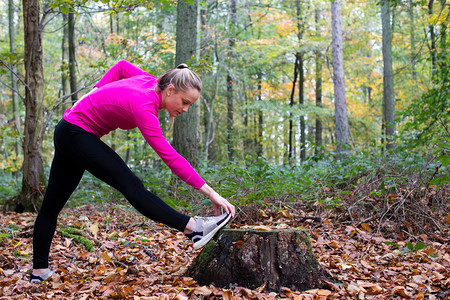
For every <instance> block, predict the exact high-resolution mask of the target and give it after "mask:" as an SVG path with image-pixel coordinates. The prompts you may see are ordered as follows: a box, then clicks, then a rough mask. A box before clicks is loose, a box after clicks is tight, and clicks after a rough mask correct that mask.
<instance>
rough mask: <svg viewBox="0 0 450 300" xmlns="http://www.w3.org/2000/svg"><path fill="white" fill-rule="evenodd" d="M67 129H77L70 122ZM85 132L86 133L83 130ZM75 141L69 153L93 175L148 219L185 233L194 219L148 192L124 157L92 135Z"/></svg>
mask: <svg viewBox="0 0 450 300" xmlns="http://www.w3.org/2000/svg"><path fill="white" fill-rule="evenodd" d="M65 125H66V126H67V125H68V126H72V127H76V128H78V129H80V128H79V127H77V126H75V125H71V124H69V123H67V122H66V124H65ZM80 130H82V129H80ZM83 132H84V133H80V134H77V135H75V136H73V137H71V145H70V147H67V148H66V149H64V151H65V153H66V154H68V155H70V156H71V157H73V158H74V159H76V160H78V161H79V162H80V164H82V165H83V167H84V168H85V169H86V170H87V171H89V172H90V173H91V174H93V175H94V176H96V177H97V178H99V179H101V180H102V181H104V182H106V183H107V184H109V185H111V186H112V187H114V188H116V189H117V190H118V191H119V192H121V193H122V194H123V195H124V196H125V198H126V199H127V200H128V201H129V202H130V203H131V205H133V206H134V207H135V208H136V209H137V210H138V211H139V212H140V213H142V214H143V215H144V216H146V217H148V218H150V219H152V220H154V221H157V222H161V223H164V224H166V225H168V226H170V227H172V228H175V229H177V230H179V231H181V232H183V231H184V230H185V228H186V225H187V224H188V222H189V219H190V217H189V216H186V215H184V214H181V213H179V212H178V211H176V210H174V209H173V208H172V207H170V206H169V205H168V204H167V203H165V202H164V201H163V200H161V199H160V198H159V197H158V196H156V195H155V194H153V193H151V192H150V191H148V190H147V189H146V188H145V187H144V185H143V184H142V181H141V180H140V179H139V178H138V177H137V176H136V175H135V174H134V173H133V172H132V171H131V170H130V169H129V168H128V166H127V165H126V164H125V162H124V161H123V160H122V159H121V158H120V156H119V155H118V154H117V153H116V152H114V151H113V150H112V149H111V148H110V147H109V146H108V145H106V144H105V143H104V142H102V141H101V140H100V139H99V138H97V137H96V136H95V135H93V134H91V133H87V132H86V131H83Z"/></svg>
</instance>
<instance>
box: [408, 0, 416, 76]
mask: <svg viewBox="0 0 450 300" xmlns="http://www.w3.org/2000/svg"><path fill="white" fill-rule="evenodd" d="M408 15H409V37H410V49H411V50H410V51H411V53H410V60H411V77H412V79H413V81H414V82H416V77H417V74H416V51H417V50H416V37H415V34H414V31H415V29H416V26H415V24H414V23H415V21H414V20H415V18H414V6H413V1H412V0H408Z"/></svg>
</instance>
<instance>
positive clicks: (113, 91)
mask: <svg viewBox="0 0 450 300" xmlns="http://www.w3.org/2000/svg"><path fill="white" fill-rule="evenodd" d="M157 83H158V79H157V78H156V77H155V76H153V75H150V74H148V73H147V72H145V71H143V70H141V69H140V68H138V67H136V66H135V65H133V64H131V63H129V62H127V61H124V60H122V61H119V62H118V63H117V64H115V65H114V66H113V67H112V68H111V69H109V70H108V72H106V74H105V75H104V76H103V78H102V79H101V80H100V81H99V82H98V83H97V84H96V85H95V86H96V87H98V89H97V90H95V91H93V92H92V93H91V94H89V95H87V96H86V97H85V98H83V99H82V100H81V101H78V102H77V103H75V105H74V106H73V107H72V108H69V109H68V110H66V111H65V113H64V119H65V120H66V121H67V122H69V123H72V124H74V125H77V126H79V127H81V128H83V129H84V130H86V131H87V132H91V133H93V134H95V135H96V136H97V137H99V138H100V137H102V136H104V135H105V134H107V133H109V132H110V131H112V130H115V129H117V128H120V129H124V130H128V129H132V128H136V127H137V128H139V130H140V131H141V133H142V135H143V136H144V138H145V140H146V141H147V143H148V144H149V145H150V146H151V147H152V148H153V150H155V152H156V153H157V154H158V155H159V156H160V157H161V159H162V160H163V161H164V163H165V164H166V165H167V166H169V168H170V169H171V170H172V172H173V173H175V174H176V175H177V176H178V177H180V178H181V179H182V180H183V181H185V182H186V183H187V184H189V185H191V186H192V187H194V188H195V189H200V188H201V187H202V186H203V185H204V184H205V181H204V180H203V179H202V178H201V177H200V175H198V173H197V172H196V171H195V170H194V168H192V166H191V165H190V164H189V162H188V161H187V160H186V159H184V158H183V157H182V156H181V155H180V154H178V153H177V152H176V151H175V149H173V147H172V146H171V145H170V144H169V142H168V141H167V140H166V138H165V137H164V136H163V133H162V131H161V128H160V125H159V121H158V110H159V109H160V108H161V92H156V91H155V87H156V85H157Z"/></svg>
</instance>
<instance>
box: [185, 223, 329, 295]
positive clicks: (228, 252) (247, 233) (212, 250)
mask: <svg viewBox="0 0 450 300" xmlns="http://www.w3.org/2000/svg"><path fill="white" fill-rule="evenodd" d="M186 275H187V276H190V277H192V278H194V279H195V280H197V282H198V283H199V284H204V285H207V284H214V285H216V286H218V287H223V288H229V287H233V286H242V287H247V288H250V289H255V288H258V287H260V286H262V285H264V284H265V288H264V289H265V290H266V291H268V292H272V291H274V292H279V291H280V290H281V288H282V287H287V288H290V289H291V290H296V291H304V290H309V289H313V288H320V287H322V286H323V285H324V283H323V280H322V271H321V269H320V266H319V263H318V262H317V259H316V257H315V256H314V253H313V251H312V248H311V244H310V241H309V235H308V233H307V232H306V230H302V229H273V230H269V231H266V230H241V229H223V230H222V231H221V232H219V234H218V238H217V239H216V241H213V240H212V241H210V242H209V243H208V244H207V245H206V246H205V247H204V248H203V250H202V252H201V253H200V254H199V255H198V256H197V258H196V259H195V260H194V261H193V263H192V264H191V265H190V266H189V267H188V269H187V271H186Z"/></svg>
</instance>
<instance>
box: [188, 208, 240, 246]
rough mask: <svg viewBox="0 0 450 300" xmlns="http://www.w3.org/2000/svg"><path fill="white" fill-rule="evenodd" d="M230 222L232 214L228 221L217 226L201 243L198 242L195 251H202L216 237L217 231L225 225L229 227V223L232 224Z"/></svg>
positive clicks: (229, 215)
mask: <svg viewBox="0 0 450 300" xmlns="http://www.w3.org/2000/svg"><path fill="white" fill-rule="evenodd" d="M230 220H231V214H228V216H227V218H226V220H225V221H223V222H222V224H220V225H219V226H217V228H216V229H214V230H213V231H211V232H210V233H208V234H207V235H205V236H204V237H203V238H202V239H201V240H200V241H198V242H197V243H195V244H194V250H198V249H201V248H202V247H203V246H205V245H206V244H207V243H208V242H209V241H210V240H211V239H212V238H213V237H214V235H215V234H216V233H217V231H219V230H220V229H222V228H223V227H224V226H225V225H227V224H228V222H230Z"/></svg>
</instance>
